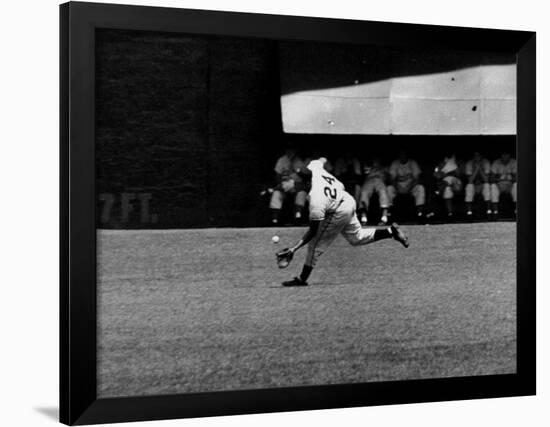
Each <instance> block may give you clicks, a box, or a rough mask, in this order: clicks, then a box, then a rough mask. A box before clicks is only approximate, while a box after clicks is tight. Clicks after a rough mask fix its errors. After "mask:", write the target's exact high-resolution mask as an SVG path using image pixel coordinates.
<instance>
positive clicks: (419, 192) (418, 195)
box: [411, 184, 426, 221]
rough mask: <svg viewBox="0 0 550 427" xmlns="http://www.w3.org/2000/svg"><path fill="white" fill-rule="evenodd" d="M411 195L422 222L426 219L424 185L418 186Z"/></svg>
mask: <svg viewBox="0 0 550 427" xmlns="http://www.w3.org/2000/svg"><path fill="white" fill-rule="evenodd" d="M411 194H412V195H413V197H414V203H415V205H416V215H417V217H418V219H419V220H420V221H422V220H423V217H424V204H425V203H426V189H425V188H424V186H423V185H422V184H416V185H415V186H414V187H413V188H412V190H411Z"/></svg>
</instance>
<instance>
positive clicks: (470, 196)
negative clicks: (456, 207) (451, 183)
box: [464, 182, 476, 218]
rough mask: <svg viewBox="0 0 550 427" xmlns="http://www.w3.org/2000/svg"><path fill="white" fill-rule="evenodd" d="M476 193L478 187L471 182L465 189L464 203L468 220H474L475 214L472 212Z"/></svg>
mask: <svg viewBox="0 0 550 427" xmlns="http://www.w3.org/2000/svg"><path fill="white" fill-rule="evenodd" d="M475 193H476V187H475V186H474V184H472V183H471V182H470V183H468V184H466V188H465V189H464V203H466V216H467V217H468V218H472V216H473V212H472V205H473V202H474V196H475Z"/></svg>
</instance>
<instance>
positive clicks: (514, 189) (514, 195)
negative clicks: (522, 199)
mask: <svg viewBox="0 0 550 427" xmlns="http://www.w3.org/2000/svg"><path fill="white" fill-rule="evenodd" d="M510 194H512V200H513V201H514V203H516V202H517V201H518V184H517V182H514V183H513V184H512V189H511V190H510Z"/></svg>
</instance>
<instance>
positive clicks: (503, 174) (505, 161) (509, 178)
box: [491, 152, 518, 216]
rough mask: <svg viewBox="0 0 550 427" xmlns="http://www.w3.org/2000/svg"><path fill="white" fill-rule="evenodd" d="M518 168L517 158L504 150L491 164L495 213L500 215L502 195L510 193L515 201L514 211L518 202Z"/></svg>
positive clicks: (492, 198) (492, 197) (492, 196)
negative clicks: (499, 207)
mask: <svg viewBox="0 0 550 427" xmlns="http://www.w3.org/2000/svg"><path fill="white" fill-rule="evenodd" d="M517 173H518V169H517V163H516V159H513V158H512V157H511V156H510V153H508V152H504V153H502V155H501V156H500V158H498V159H496V160H495V161H494V162H493V164H492V166H491V182H492V184H491V201H492V202H493V215H495V216H496V215H498V204H499V202H500V195H501V194H502V193H508V194H510V195H511V196H512V201H513V202H514V212H515V211H516V202H517V183H516V177H517Z"/></svg>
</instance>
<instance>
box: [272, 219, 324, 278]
mask: <svg viewBox="0 0 550 427" xmlns="http://www.w3.org/2000/svg"><path fill="white" fill-rule="evenodd" d="M320 223H321V221H315V220H310V221H309V228H308V230H307V231H306V234H304V236H303V237H302V238H301V239H300V240H298V242H296V244H295V245H294V246H292V247H291V248H285V249H283V250H282V251H280V252H277V254H276V256H277V264H278V265H279V268H286V267H288V265H289V264H290V262H291V261H292V258H293V257H294V253H295V252H296V251H297V250H298V249H300V248H301V247H302V246H304V245H307V244H308V243H309V242H310V241H311V239H313V237H315V235H316V234H317V232H318V231H319V224H320ZM309 268H311V267H309ZM310 271H311V270H310Z"/></svg>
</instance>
